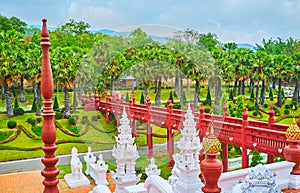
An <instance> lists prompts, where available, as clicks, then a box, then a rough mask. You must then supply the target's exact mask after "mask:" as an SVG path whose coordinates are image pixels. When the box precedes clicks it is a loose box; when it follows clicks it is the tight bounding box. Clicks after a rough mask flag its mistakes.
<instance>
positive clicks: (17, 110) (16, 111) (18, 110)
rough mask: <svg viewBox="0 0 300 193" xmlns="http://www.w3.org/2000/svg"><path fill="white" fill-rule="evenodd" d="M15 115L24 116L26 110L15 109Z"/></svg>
mask: <svg viewBox="0 0 300 193" xmlns="http://www.w3.org/2000/svg"><path fill="white" fill-rule="evenodd" d="M14 115H24V109H23V108H20V107H18V108H15V109H14Z"/></svg>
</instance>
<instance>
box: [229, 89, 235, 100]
mask: <svg viewBox="0 0 300 193" xmlns="http://www.w3.org/2000/svg"><path fill="white" fill-rule="evenodd" d="M233 99H234V97H233V90H232V89H231V90H230V94H229V100H230V101H233Z"/></svg>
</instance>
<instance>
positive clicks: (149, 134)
mask: <svg viewBox="0 0 300 193" xmlns="http://www.w3.org/2000/svg"><path fill="white" fill-rule="evenodd" d="M146 101H147V102H146V107H147V110H148V115H147V117H146V120H147V144H148V158H150V157H153V141H152V126H151V115H150V106H151V101H150V98H149V97H147V99H146Z"/></svg>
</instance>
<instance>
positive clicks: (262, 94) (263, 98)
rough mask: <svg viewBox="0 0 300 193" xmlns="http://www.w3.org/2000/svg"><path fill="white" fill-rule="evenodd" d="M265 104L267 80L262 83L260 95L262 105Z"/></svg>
mask: <svg viewBox="0 0 300 193" xmlns="http://www.w3.org/2000/svg"><path fill="white" fill-rule="evenodd" d="M264 103H265V80H262V81H261V93H260V104H261V105H263V104H264Z"/></svg>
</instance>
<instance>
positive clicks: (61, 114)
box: [55, 112, 64, 119]
mask: <svg viewBox="0 0 300 193" xmlns="http://www.w3.org/2000/svg"><path fill="white" fill-rule="evenodd" d="M63 116H64V114H63V113H61V112H56V113H55V119H61V118H63Z"/></svg>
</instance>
